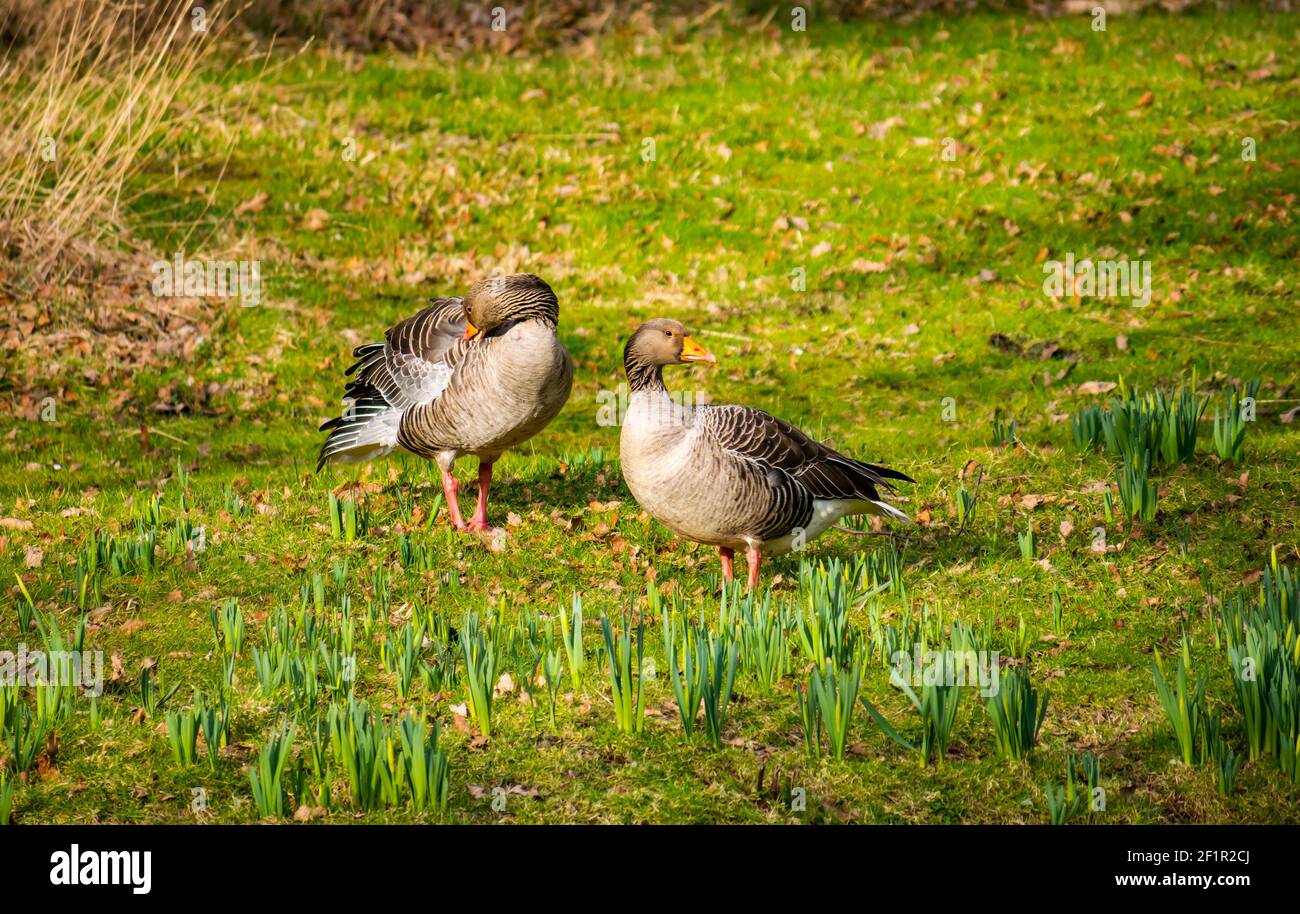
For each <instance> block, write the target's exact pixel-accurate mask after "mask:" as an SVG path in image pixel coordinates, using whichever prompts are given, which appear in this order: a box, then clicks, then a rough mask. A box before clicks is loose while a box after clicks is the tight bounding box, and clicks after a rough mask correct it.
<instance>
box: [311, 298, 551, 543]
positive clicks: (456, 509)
mask: <svg viewBox="0 0 1300 914" xmlns="http://www.w3.org/2000/svg"><path fill="white" fill-rule="evenodd" d="M558 322H559V302H558V301H557V299H556V297H555V293H554V292H553V291H551V288H550V286H548V285H547V284H546V283H545V282H543V281H542V280H541V279H539V278H537V277H536V276H532V275H529V274H516V275H513V276H503V277H496V278H493V279H489V280H484V281H482V282H479V283H476V284H475V285H474V286H473V287H472V288H471V289H470V291H469V293H468V294H467V295H466V296H465V297H464V298H463V299H461V298H442V299H436V300H435V301H434V302H433V303H432V304H430V305H429V306H428V307H427V308H425V309H423V310H422V311H420V312H419V313H418V314H415V315H413V316H411V317H409V318H407V319H405V320H403V321H401V322H399V323H397V324H395V325H394V326H393V327H392V328H390V329H389V330H388V331H387V333H386V334H385V341H384V342H383V343H370V344H368V345H365V346H361V347H358V348H357V349H356V350H355V351H354V353H353V355H354V356H356V357H357V362H356V363H355V364H354V365H353V366H352V367H351V368H349V369H348V371H347V374H348V375H349V376H351V380H350V381H349V382H348V384H347V386H346V392H347V393H346V397H345V401H346V402H349V406H348V408H347V410H346V411H345V412H344V414H343V416H341V417H340V418H338V419H331V420H330V421H328V422H326V423H324V424H323V425H322V426H321V430H322V431H329V432H330V436H329V438H327V439H326V441H325V443H324V445H323V446H322V447H321V452H320V459H319V461H318V463H317V469H320V468H321V467H322V466H324V465H325V464H326V463H333V462H339V463H346V462H356V461H361V460H370V459H373V458H375V457H380V456H383V455H385V454H388V453H390V452H391V451H393V450H394V449H396V448H398V447H401V448H403V449H405V450H408V451H410V452H412V453H414V454H419V455H420V456H422V457H426V458H428V459H431V460H436V461H437V463H438V466H439V469H440V470H441V471H442V480H443V490H444V493H445V494H446V496H447V507H448V510H449V512H450V514H451V518H452V522H453V523H454V524H455V525H456V526H457V527H465V526H468V527H469V528H470V529H477V530H482V529H486V528H487V516H486V515H487V492H488V486H489V485H490V483H491V479H492V464H493V463H494V462H495V461H496V459H497V458H498V457H500V456H501V454H502V453H504V452H505V451H506V450H507V449H509V448H511V447H515V446H516V445H519V444H521V443H522V442H524V441H527V440H528V439H529V438H531V437H532V436H533V435H535V434H537V433H538V432H539V431H541V430H542V429H543V428H545V427H546V425H547V424H548V423H549V422H550V421H551V420H552V419H553V418H555V416H556V415H557V414H558V413H559V411H560V409H561V408H562V407H563V406H564V403H565V401H566V400H567V399H568V396H569V389H570V387H571V386H572V382H573V361H572V359H571V358H570V357H569V353H568V351H567V350H566V349H565V348H564V345H563V344H562V343H561V342H560V341H559V339H558V337H557V336H556V325H557V324H558ZM467 454H469V455H473V456H476V457H478V458H479V499H478V506H477V509H476V511H475V514H474V517H473V518H472V519H471V521H470V523H469V524H468V525H466V524H465V523H464V521H463V520H462V518H461V514H460V506H459V503H458V501H457V498H456V493H457V491H458V486H457V483H456V480H455V477H454V476H452V475H451V469H452V466H453V465H454V464H455V462H456V460H457V459H459V458H460V457H462V456H464V455H467Z"/></svg>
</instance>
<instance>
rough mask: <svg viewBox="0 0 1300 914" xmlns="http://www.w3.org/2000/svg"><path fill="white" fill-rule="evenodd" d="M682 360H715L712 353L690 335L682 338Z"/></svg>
mask: <svg viewBox="0 0 1300 914" xmlns="http://www.w3.org/2000/svg"><path fill="white" fill-rule="evenodd" d="M682 361H683V362H716V361H718V360H717V359H716V358H714V355H713V353H711V352H709V350H707V349H705V348H704V347H703V346H701V345H700V344H699V343H697V342H695V340H694V339H692V338H691V337H689V336H688V337H685V338H684V339H683V340H682Z"/></svg>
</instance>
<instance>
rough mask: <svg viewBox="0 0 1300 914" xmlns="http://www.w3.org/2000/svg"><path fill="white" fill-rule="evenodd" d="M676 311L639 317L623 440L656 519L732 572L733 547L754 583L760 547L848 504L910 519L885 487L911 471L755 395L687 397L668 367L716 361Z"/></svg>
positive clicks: (816, 524) (814, 527) (626, 473)
mask: <svg viewBox="0 0 1300 914" xmlns="http://www.w3.org/2000/svg"><path fill="white" fill-rule="evenodd" d="M716 361H717V359H715V358H714V357H713V356H712V355H711V354H710V353H709V352H707V351H706V350H705V349H704V347H702V346H701V345H700V344H699V343H697V342H696V341H695V340H693V339H691V338H690V337H689V336H687V335H686V328H685V327H683V326H682V325H681V324H680V323H678V322H677V321H674V320H665V319H658V320H652V321H649V322H647V323H645V324H642V325H641V326H640V327H639V328H638V329H637V331H636V333H634V334H632V337H631V339H629V340H628V341H627V347H626V348H625V349H624V351H623V367H624V369H625V370H626V371H627V380H628V385H629V386H630V388H631V395H630V397H629V399H628V407H627V414H626V417H625V418H624V420H623V430H622V433H621V438H620V441H619V448H620V457H621V460H622V464H623V478H624V479H625V480H626V481H627V486H628V488H629V489H631V491H632V495H633V497H634V498H636V500H637V502H638V503H640V505H641V507H642V508H644V509H645V510H646V512H647V513H649V514H650V516H651V517H653V518H654V519H655V520H657V521H659V522H660V523H661V524H663V525H664V526H665V527H668V528H669V529H671V530H673V531H674V532H675V533H677V534H679V535H681V536H684V537H686V538H687V539H692V540H695V541H696V542H699V543H705V544H707V545H709V546H716V547H717V548H718V554H719V557H720V558H721V560H722V573H723V576H724V577H725V578H727V579H728V580H731V579H732V576H733V572H732V559H733V557H734V555H735V550H737V549H743V550H744V551H745V557H746V559H747V560H748V563H749V586H750V587H751V588H753V587H755V586H757V584H758V570H759V564H760V562H761V561H762V557H763V556H764V555H782V554H784V553H786V552H789V551H790V550H791V549H797V548H800V547H801V546H802V545H803V543H805V542H807V541H810V540H812V539H813V538H814V537H816V536H818V535H820V534H821V533H822V532H824V531H825V530H826V529H827V528H828V527H830V526H831V525H832V524H834V523H835V522H836V521H838V520H839V519H840V518H841V517H844V516H846V515H849V514H878V515H882V516H886V517H893V518H897V519H899V520H902V521H907V522H909V523H910V518H908V516H907V515H906V514H904V513H903V512H902V511H900V510H898V509H897V508H895V507H894V506H893V505H890V504H888V503H887V502H886V501H884V499H883V498H882V497H881V490H882V489H883V490H886V491H889V492H892V491H894V487H893V485H892V484H891V483H890V482H889V480H891V479H898V480H903V481H906V482H914V480H913V479H911V478H910V477H908V476H906V475H904V474H903V473H900V472H898V471H897V470H890V469H886V468H885V467H880V466H874V465H872V464H869V463H861V462H860V461H857V460H854V459H853V458H851V457H845V456H844V455H843V454H840V453H837V452H836V451H833V450H831V449H830V448H829V447H827V446H826V445H824V444H819V443H817V442H816V441H813V440H812V439H811V438H809V437H808V436H807V435H805V434H804V433H803V432H801V431H800V430H799V429H797V428H795V427H794V426H793V425H791V424H790V423H788V422H783V421H781V420H780V419H777V418H776V417H775V416H772V415H770V414H768V413H765V412H763V411H762V410H759V409H753V408H752V407H749V406H721V405H717V406H715V405H700V406H683V405H680V404H677V403H675V402H673V400H672V399H671V398H670V396H669V394H668V388H666V387H665V386H664V380H663V367H664V366H665V365H677V364H682V363H686V362H716Z"/></svg>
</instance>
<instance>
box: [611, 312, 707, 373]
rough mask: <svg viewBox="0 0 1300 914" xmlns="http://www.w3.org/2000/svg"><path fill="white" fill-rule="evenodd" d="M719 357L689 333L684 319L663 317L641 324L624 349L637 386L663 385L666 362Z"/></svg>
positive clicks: (625, 368) (625, 362)
mask: <svg viewBox="0 0 1300 914" xmlns="http://www.w3.org/2000/svg"><path fill="white" fill-rule="evenodd" d="M716 361H717V359H716V358H714V356H713V353H711V352H709V351H708V350H707V349H705V348H704V347H703V346H701V345H700V344H699V343H697V342H696V341H695V340H694V339H692V338H691V337H689V336H687V334H686V327H685V326H684V325H683V324H682V323H681V322H680V321H675V320H670V319H668V318H662V317H661V318H656V319H655V320H652V321H646V322H645V323H644V324H642V325H641V326H640V327H638V328H637V330H636V332H635V333H633V334H632V337H631V338H630V339H629V340H628V341H627V346H626V347H625V348H624V350H623V368H624V370H625V371H626V372H627V379H628V382H629V384H630V385H631V387H632V389H633V390H638V389H640V388H642V387H648V386H655V385H657V386H662V385H663V379H662V371H663V367H664V366H665V365H685V364H687V363H690V362H716Z"/></svg>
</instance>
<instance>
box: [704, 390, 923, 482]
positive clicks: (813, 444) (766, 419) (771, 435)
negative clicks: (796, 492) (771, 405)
mask: <svg viewBox="0 0 1300 914" xmlns="http://www.w3.org/2000/svg"><path fill="white" fill-rule="evenodd" d="M698 425H699V427H700V428H701V430H702V431H703V432H704V433H705V434H706V435H708V436H709V437H710V438H711V439H712V440H713V441H714V442H715V443H716V444H717V446H718V447H720V448H721V449H722V450H723V451H725V452H726V453H728V454H730V455H731V456H733V457H735V458H736V459H739V460H744V461H748V462H750V463H753V464H756V465H757V466H759V467H761V468H762V469H764V470H765V471H766V472H767V476H768V479H769V481H770V483H771V484H772V485H773V486H774V487H778V488H779V487H783V486H785V485H789V484H794V485H797V486H799V487H801V488H803V489H804V490H806V491H807V492H808V494H809V495H811V496H812V497H814V498H824V499H864V500H867V501H873V502H879V501H880V492H879V490H880V489H882V488H883V489H885V490H887V491H890V492H892V491H894V486H893V484H892V483H891V482H890V480H892V479H896V480H901V481H904V482H913V481H914V480H913V479H912V478H911V477H910V476H907V475H906V474H903V473H900V472H898V471H897V470H891V469H889V468H887V467H882V466H876V465H875V464H870V463H863V462H861V461H859V460H854V459H853V458H851V457H846V456H844V455H843V454H841V453H839V452H838V451H835V450H833V449H831V448H829V447H827V446H826V445H824V444H821V443H819V442H817V441H814V440H813V439H811V438H809V437H808V436H807V435H805V434H804V433H803V432H802V431H800V430H799V429H798V428H796V427H795V426H793V425H791V424H790V423H789V422H785V421H783V420H781V419H778V418H776V417H775V416H773V415H772V414H770V413H766V412H763V410H761V409H754V408H752V407H749V406H706V407H702V408H701V410H700V416H699V419H698Z"/></svg>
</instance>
